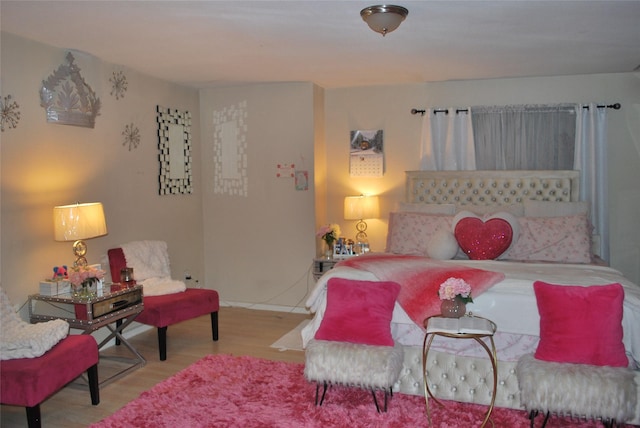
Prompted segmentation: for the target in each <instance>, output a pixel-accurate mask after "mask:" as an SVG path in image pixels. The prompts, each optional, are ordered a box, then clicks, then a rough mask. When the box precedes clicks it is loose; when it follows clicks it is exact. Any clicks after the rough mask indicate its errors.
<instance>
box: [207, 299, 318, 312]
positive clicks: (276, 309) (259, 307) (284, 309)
mask: <svg viewBox="0 0 640 428" xmlns="http://www.w3.org/2000/svg"><path fill="white" fill-rule="evenodd" d="M220 306H222V307H228V308H245V309H255V310H258V311H274V312H293V313H296V314H310V312H309V311H308V310H307V309H306V308H301V307H299V306H280V305H266V304H263V303H246V302H229V301H226V302H223V301H222V300H221V301H220Z"/></svg>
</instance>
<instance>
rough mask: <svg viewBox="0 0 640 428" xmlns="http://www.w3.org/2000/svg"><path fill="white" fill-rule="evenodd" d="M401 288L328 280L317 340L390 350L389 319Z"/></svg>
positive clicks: (335, 279) (386, 284) (384, 282)
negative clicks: (388, 347) (383, 347)
mask: <svg viewBox="0 0 640 428" xmlns="http://www.w3.org/2000/svg"><path fill="white" fill-rule="evenodd" d="M398 293H400V284H398V283H396V282H386V281H382V282H376V281H355V280H349V279H344V278H331V279H330V280H329V282H328V283H327V308H326V310H325V313H324V317H323V318H322V322H321V323H320V328H318V331H317V332H316V335H315V338H316V339H317V340H332V341H336V342H350V343H360V344H364V345H375V346H393V345H394V342H393V337H391V317H392V315H393V307H394V305H395V303H396V298H397V297H398Z"/></svg>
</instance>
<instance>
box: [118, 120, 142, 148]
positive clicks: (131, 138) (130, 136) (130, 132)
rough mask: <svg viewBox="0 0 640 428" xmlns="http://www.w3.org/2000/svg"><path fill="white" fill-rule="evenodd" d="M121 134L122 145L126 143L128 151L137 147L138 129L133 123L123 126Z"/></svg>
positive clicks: (138, 141)
mask: <svg viewBox="0 0 640 428" xmlns="http://www.w3.org/2000/svg"><path fill="white" fill-rule="evenodd" d="M122 135H123V136H124V142H123V143H122V145H123V146H127V145H128V146H129V151H131V149H132V148H134V149H135V148H137V147H138V144H140V130H139V129H138V128H137V127H136V126H135V125H134V124H133V123H131V124H130V125H127V126H125V127H124V131H122Z"/></svg>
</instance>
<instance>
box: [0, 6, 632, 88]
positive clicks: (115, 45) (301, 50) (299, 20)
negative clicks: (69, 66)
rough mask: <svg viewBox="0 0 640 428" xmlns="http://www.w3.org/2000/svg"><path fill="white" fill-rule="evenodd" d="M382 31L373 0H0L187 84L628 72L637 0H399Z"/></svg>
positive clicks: (4, 11) (19, 27) (56, 33)
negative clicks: (393, 18) (369, 16)
mask: <svg viewBox="0 0 640 428" xmlns="http://www.w3.org/2000/svg"><path fill="white" fill-rule="evenodd" d="M393 3H394V4H398V5H401V6H404V7H406V8H407V9H409V16H408V17H407V19H406V20H405V21H404V22H403V23H402V25H400V28H398V29H397V30H396V31H394V32H393V33H390V34H388V35H387V36H386V37H382V36H381V35H380V34H378V33H375V32H373V31H372V30H370V29H369V28H368V27H367V25H366V24H365V23H364V22H363V21H362V19H361V18H360V10H361V9H363V8H364V7H367V6H371V5H374V4H381V3H376V2H371V1H355V0H354V1H349V0H342V1H318V0H316V1H303V0H297V1H294V0H290V1H93V0H85V1H28V0H22V1H10V0H1V1H0V15H1V28H2V31H6V32H9V33H13V34H16V35H19V36H22V37H26V38H29V39H33V40H36V41H39V42H43V43H47V44H50V45H53V46H56V47H59V48H64V49H73V50H79V51H83V52H87V53H90V54H92V55H94V56H96V57H98V58H100V59H102V60H104V61H107V62H110V63H114V64H119V65H123V66H126V67H130V68H132V69H135V70H137V71H139V72H142V73H146V74H149V75H152V76H156V77H158V78H161V79H165V80H168V81H172V82H176V83H180V84H183V85H189V86H194V87H198V88H201V87H210V86H214V85H231V84H237V83H249V82H251V83H253V82H291V81H311V82H314V83H316V84H318V85H320V86H322V87H325V88H335V87H348V86H363V85H382V84H400V83H419V82H427V81H443V80H460V79H484V78H500V77H521V76H550V75H573V74H592V73H616V72H629V71H633V70H634V69H637V67H638V66H639V65H640V1H618V0H609V1H532V0H519V1H479V0H476V1H456V0H447V1H407V0H394V1H393Z"/></svg>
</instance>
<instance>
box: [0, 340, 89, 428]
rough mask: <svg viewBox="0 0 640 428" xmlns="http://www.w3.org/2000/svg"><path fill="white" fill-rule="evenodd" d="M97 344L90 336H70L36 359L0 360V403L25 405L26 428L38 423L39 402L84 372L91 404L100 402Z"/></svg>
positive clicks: (36, 425)
mask: <svg viewBox="0 0 640 428" xmlns="http://www.w3.org/2000/svg"><path fill="white" fill-rule="evenodd" d="M98 360H99V357H98V344H97V343H96V340H95V339H94V338H93V336H90V335H70V336H67V337H66V338H64V339H62V340H61V341H60V342H58V344H57V345H55V346H54V347H53V348H51V349H50V350H49V351H47V352H46V353H45V354H44V355H42V356H40V357H37V358H19V359H15V360H4V361H2V362H0V402H1V403H2V404H9V405H14V406H24V407H26V408H27V421H28V424H29V428H34V427H39V426H40V403H42V402H43V401H45V400H46V399H47V398H49V397H50V396H51V395H53V394H54V393H55V392H57V391H59V390H60V389H61V388H62V387H63V386H65V385H66V384H68V383H69V382H71V381H72V380H74V379H75V378H77V377H78V376H80V375H81V374H82V373H83V372H85V371H86V372H87V376H88V378H89V391H90V393H91V404H93V405H97V404H98V403H100V390H99V388H98Z"/></svg>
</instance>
